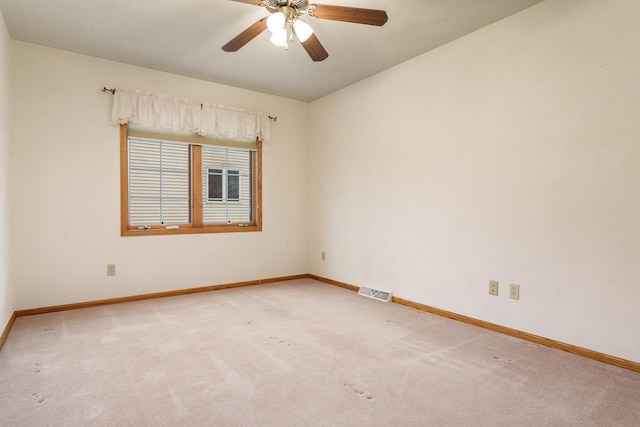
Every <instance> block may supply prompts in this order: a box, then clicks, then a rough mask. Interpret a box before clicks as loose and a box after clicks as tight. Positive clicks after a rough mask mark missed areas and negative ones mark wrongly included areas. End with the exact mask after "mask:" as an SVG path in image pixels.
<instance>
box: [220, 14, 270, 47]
mask: <svg viewBox="0 0 640 427" xmlns="http://www.w3.org/2000/svg"><path fill="white" fill-rule="evenodd" d="M266 29H267V18H262V19H261V20H259V21H258V22H256V23H254V24H253V25H251V26H250V27H249V28H247V29H246V30H244V31H243V32H241V33H240V34H238V35H237V36H235V37H234V38H233V39H231V40H230V41H229V43H227V44H225V45H224V46H222V50H224V51H225V52H236V51H238V50H239V49H240V48H241V47H242V46H244V45H245V44H247V43H249V42H250V41H251V40H253V39H254V38H255V37H256V36H257V35H258V34H260V33H261V32H263V31H264V30H266Z"/></svg>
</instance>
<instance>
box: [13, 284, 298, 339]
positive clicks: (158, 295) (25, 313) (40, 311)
mask: <svg viewBox="0 0 640 427" xmlns="http://www.w3.org/2000/svg"><path fill="white" fill-rule="evenodd" d="M308 277H309V275H308V274H299V275H296V276H283V277H273V278H269V279H261V280H249V281H246V282H235V283H226V284H223V285H212V286H203V287H199V288H189V289H178V290H174V291H165V292H154V293H151V294H141V295H131V296H128V297H119V298H109V299H102V300H96V301H87V302H78V303H73V304H63V305H54V306H49V307H40V308H30V309H27V310H18V311H16V312H15V313H14V317H22V316H32V315H34V314H44V313H54V312H57V311H67V310H77V309H80V308H91V307H99V306H103V305H111V304H122V303H125V302H133V301H142V300H148V299H155V298H165V297H174V296H178V295H187V294H195V293H199V292H210V291H218V290H221V289H231V288H240V287H243V286H255V285H263V284H267V283H274V282H284V281H287V280H296V279H306V278H308ZM3 336H4V335H3Z"/></svg>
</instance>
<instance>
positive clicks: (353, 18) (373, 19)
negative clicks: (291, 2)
mask: <svg viewBox="0 0 640 427" xmlns="http://www.w3.org/2000/svg"><path fill="white" fill-rule="evenodd" d="M311 6H312V8H311V15H312V16H314V17H316V18H318V19H330V20H332V21H343V22H354V23H356V24H367V25H377V26H379V27H381V26H383V25H384V24H385V23H386V22H387V20H388V19H389V17H388V16H387V12H385V11H384V10H378V9H361V8H359V7H346V6H329V5H326V4H314V5H311Z"/></svg>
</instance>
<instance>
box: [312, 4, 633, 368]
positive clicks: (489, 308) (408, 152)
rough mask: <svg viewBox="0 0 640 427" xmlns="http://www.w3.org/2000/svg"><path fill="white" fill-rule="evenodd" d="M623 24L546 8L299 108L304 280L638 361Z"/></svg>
mask: <svg viewBox="0 0 640 427" xmlns="http://www.w3.org/2000/svg"><path fill="white" fill-rule="evenodd" d="M638 16H640V2H638V1H636V0H615V1H606V2H604V1H601V0H580V1H578V0H574V1H568V0H549V1H547V2H544V3H541V4H539V5H537V6H534V7H533V8H531V9H528V10H525V11H523V12H522V13H519V14H517V15H514V16H512V17H510V18H507V19H505V20H503V21H501V22H498V23H496V24H494V25H492V26H490V27H487V28H485V29H482V30H480V31H478V32H476V33H473V34H471V35H469V36H467V37H464V38H462V39H459V40H457V41H455V42H453V43H450V44H448V45H446V46H444V47H442V48H440V49H437V50H435V51H432V52H430V53H427V54H424V55H422V56H420V57H417V58H415V59H413V60H411V61H408V62H406V63H404V64H401V65H399V66H397V67H395V68H393V69H390V70H387V71H386V72H383V73H381V74H379V75H377V76H374V77H372V78H370V79H368V80H365V81H363V82H360V83H358V84H355V85H353V86H351V87H349V88H346V89H344V90H342V91H340V92H337V93H335V94H332V95H329V96H327V97H325V98H323V99H321V100H318V101H316V102H314V103H313V104H312V105H311V110H310V113H311V115H312V117H313V119H312V128H311V148H310V155H311V158H312V159H313V162H311V164H310V167H311V177H310V180H311V181H310V185H311V186H310V194H312V195H313V196H312V200H311V210H310V212H312V217H311V220H312V221H311V222H312V223H313V224H314V228H313V231H312V233H311V243H310V262H311V265H312V267H311V272H312V273H314V274H318V275H321V276H326V277H329V278H332V279H335V280H341V281H344V282H348V283H351V284H355V285H364V286H370V287H374V288H381V289H387V290H391V291H393V292H394V293H395V294H396V295H398V296H400V297H403V298H407V299H410V300H414V301H418V302H421V303H424V304H428V305H432V306H435V307H439V308H442V309H446V310H451V311H454V312H457V313H461V314H464V315H468V316H472V317H475V318H479V319H483V320H486V321H489V322H495V323H498V324H501V325H505V326H508V327H512V328H515V329H519V330H522V331H526V332H530V333H534V334H538V335H542V336H545V337H549V338H553V339H556V340H560V341H563V342H567V343H571V344H574V345H578V346H583V347H586V348H590V349H593V350H597V351H600V352H604V353H608V354H611V355H615V356H619V357H623V358H627V359H630V360H634V361H640V328H638V325H639V324H640V309H638V303H639V302H640V263H639V262H638V260H640V221H639V218H640V168H639V167H638V165H639V164H640V143H639V141H640V118H639V112H640V79H639V78H638V76H640V50H639V49H638V46H640V26H638V25H637V17H638ZM322 250H325V251H326V252H327V260H326V261H324V262H322V261H321V260H320V251H322ZM490 279H495V280H499V281H500V295H499V296H498V297H493V296H489V295H488V282H489V280H490ZM509 283H518V284H520V286H521V288H520V293H521V299H520V301H514V300H510V299H509V298H508V292H507V289H508V285H509Z"/></svg>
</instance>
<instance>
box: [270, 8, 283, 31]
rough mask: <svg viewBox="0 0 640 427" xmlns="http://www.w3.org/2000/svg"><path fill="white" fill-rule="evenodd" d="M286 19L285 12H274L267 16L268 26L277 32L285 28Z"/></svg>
mask: <svg viewBox="0 0 640 427" xmlns="http://www.w3.org/2000/svg"><path fill="white" fill-rule="evenodd" d="M286 20H287V18H286V17H285V16H284V13H282V12H276V13H272V14H271V16H269V17H268V18H267V28H268V29H269V31H271V32H272V33H277V32H278V31H280V30H282V29H283V28H284V23H285V21H286Z"/></svg>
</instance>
